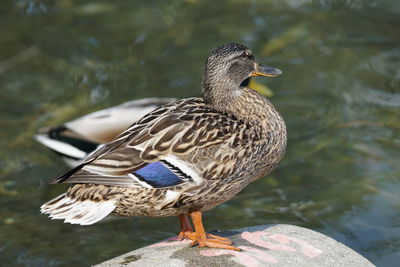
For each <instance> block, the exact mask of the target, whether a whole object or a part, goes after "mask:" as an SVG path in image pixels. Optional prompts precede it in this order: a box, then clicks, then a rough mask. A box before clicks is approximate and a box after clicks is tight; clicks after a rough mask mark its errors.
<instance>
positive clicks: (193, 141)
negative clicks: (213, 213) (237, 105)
mask: <svg viewBox="0 0 400 267" xmlns="http://www.w3.org/2000/svg"><path fill="white" fill-rule="evenodd" d="M240 123H241V122H240V121H238V120H236V119H234V118H231V117H228V116H226V115H224V114H220V113H217V112H215V111H212V110H210V109H209V108H207V107H206V106H205V105H204V103H203V102H202V100H201V99H197V98H191V99H185V100H180V101H177V102H175V103H173V104H170V105H166V106H163V107H161V108H159V109H156V110H155V111H153V112H151V113H149V114H148V115H146V116H145V117H143V118H142V119H141V120H140V121H138V122H137V123H135V124H134V125H133V126H131V127H130V128H129V129H128V130H127V131H125V132H123V133H122V134H121V135H120V136H119V137H118V138H117V139H116V140H114V141H113V142H111V143H109V144H107V145H104V146H103V147H102V148H100V149H98V150H97V151H95V152H94V153H93V154H92V155H91V156H89V157H88V158H87V159H86V160H85V162H84V163H82V164H81V165H79V166H78V167H76V168H75V169H73V170H71V171H70V172H68V173H66V174H64V175H61V176H59V177H57V178H56V179H55V180H54V181H53V183H62V182H64V183H92V184H105V185H117V186H144V187H148V188H162V187H169V186H175V185H178V184H182V183H190V182H196V183H197V184H198V183H201V180H202V179H203V177H201V176H202V175H201V174H200V173H197V172H196V171H195V170H194V168H193V165H194V164H196V162H190V160H187V157H186V158H185V157H184V156H185V155H187V154H188V153H191V152H194V151H195V150H201V149H205V148H210V147H213V146H218V145H220V144H221V143H223V142H226V141H227V140H232V142H231V143H232V144H234V140H235V135H236V133H237V128H238V126H239V124H240ZM204 157H207V155H204ZM196 160H198V158H197V159H196ZM205 160H207V158H205Z"/></svg>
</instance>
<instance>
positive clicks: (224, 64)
mask: <svg viewBox="0 0 400 267" xmlns="http://www.w3.org/2000/svg"><path fill="white" fill-rule="evenodd" d="M281 73H282V72H281V71H280V70H278V69H276V68H272V67H267V66H263V65H261V64H260V63H258V62H257V61H256V59H255V58H254V56H253V52H252V51H251V50H250V49H249V48H247V47H246V46H244V45H241V44H236V43H229V44H224V45H222V46H220V47H217V48H216V49H214V51H212V52H211V54H210V56H209V57H208V59H207V63H206V68H205V70H204V74H203V78H202V90H203V97H204V99H205V101H206V102H213V101H214V100H215V98H221V97H222V95H221V94H224V95H232V96H235V95H238V94H240V90H241V89H242V83H243V82H244V81H246V80H247V79H248V78H250V77H252V76H265V77H276V76H278V75H280V74H281Z"/></svg>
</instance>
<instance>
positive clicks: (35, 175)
mask: <svg viewBox="0 0 400 267" xmlns="http://www.w3.org/2000/svg"><path fill="white" fill-rule="evenodd" d="M0 12H1V13H0V27H1V35H0V44H1V46H0V88H1V89H0V99H1V102H0V103H1V105H0V110H1V114H2V116H1V118H0V127H1V132H0V137H1V138H0V146H1V149H0V157H1V161H0V262H2V263H3V264H5V265H14V266H71V265H73V264H74V265H75V266H87V265H89V264H95V263H98V262H101V261H103V260H105V259H108V258H111V257H113V256H117V255H119V254H122V253H124V252H127V251H130V250H132V249H135V248H138V247H141V246H144V245H147V244H150V243H152V242H155V241H157V240H160V239H163V238H166V237H169V236H172V235H175V234H176V233H177V231H178V223H177V219H176V218H163V219H153V218H130V219H120V220H112V221H108V222H103V223H99V224H96V225H94V226H90V227H82V226H75V225H67V224H62V223H61V222H58V221H51V220H49V219H48V218H46V217H45V216H43V215H41V214H39V206H40V205H41V204H42V203H43V202H45V201H47V200H48V199H50V198H51V197H54V196H56V195H57V194H60V193H61V192H63V191H64V190H65V189H66V187H65V186H64V185H58V186H50V185H48V184H47V181H49V180H50V179H51V178H53V177H54V176H56V175H58V174H60V173H61V172H63V171H65V170H67V167H66V166H65V165H64V164H63V163H62V162H61V160H59V159H58V158H57V157H56V156H55V155H54V154H52V153H51V152H49V151H48V150H46V149H45V148H43V147H42V146H40V145H39V144H37V143H35V142H34V141H33V139H32V135H33V133H34V132H35V131H36V129H38V128H40V127H43V126H47V125H54V124H59V123H62V122H64V121H66V120H70V119H72V118H75V117H77V116H80V115H83V114H85V113H88V112H90V111H94V110H97V109H100V108H104V107H108V106H111V105H114V104H118V103H121V102H124V101H126V100H130V99H136V98H142V97H153V96H159V97H189V96H197V95H199V81H200V77H201V73H202V69H203V67H204V62H205V59H206V57H207V55H208V53H209V52H210V51H211V49H213V48H214V47H216V46H218V45H220V44H222V43H226V42H231V41H236V42H241V43H244V44H246V45H248V46H249V47H251V48H252V49H253V50H254V52H255V55H256V56H257V58H258V59H259V61H261V62H263V63H266V64H268V65H271V66H275V67H278V68H280V69H282V70H283V72H284V74H283V75H282V76H280V77H279V78H274V79H259V80H257V81H258V82H260V83H263V84H265V85H268V86H269V87H270V88H271V89H272V90H273V91H274V96H273V97H272V98H271V101H272V102H273V103H274V104H275V105H276V106H277V108H278V109H279V110H280V111H281V113H282V114H283V116H284V117H285V120H286V123H287V126H288V133H289V143H288V150H287V154H286V156H285V159H284V160H283V162H282V164H281V165H280V167H279V168H278V169H277V170H276V171H274V172H273V173H272V174H271V175H269V176H268V177H267V178H264V179H261V180H259V181H257V182H255V183H253V184H251V185H250V186H248V187H247V188H246V189H245V190H244V191H243V192H242V193H241V194H239V195H238V196H237V197H236V198H235V199H233V200H231V201H229V202H227V203H225V204H223V205H221V206H219V207H217V208H215V209H214V210H212V211H211V212H208V213H207V214H206V215H205V225H206V228H207V229H209V230H212V229H234V228H240V227H244V226H250V225H258V224H267V223H289V224H295V225H300V226H304V227H308V228H311V229H314V230H317V231H320V232H322V233H324V234H327V235H329V236H331V237H333V238H335V239H336V240H338V241H341V242H343V243H345V244H346V245H348V246H350V247H351V248H353V249H354V250H356V251H357V252H359V253H361V254H362V255H364V256H365V257H366V258H368V259H369V260H370V261H372V262H373V263H375V264H377V265H379V266H396V265H397V264H398V261H399V260H400V249H399V248H400V231H399V225H400V200H399V190H400V183H399V181H400V178H399V177H400V164H399V159H400V152H399V151H400V136H399V130H400V120H399V118H400V90H399V87H400V63H399V62H400V45H399V44H400V34H399V26H400V16H399V13H400V2H398V1H356V0H354V1H350V0H347V1H323V0H321V1H306V0H302V1H295V0H286V1H278V0H276V1H272V0H270V1H261V0H260V1H256V0H253V1H234V0H230V1H227V0H225V1H198V0H187V1H151V2H149V1H119V2H117V3H111V2H109V1H80V2H79V3H78V2H76V1H71V0H59V1H33V0H32V1H29V0H17V1H13V0H3V1H1V4H0ZM161 221H162V223H161V224H160V222H161Z"/></svg>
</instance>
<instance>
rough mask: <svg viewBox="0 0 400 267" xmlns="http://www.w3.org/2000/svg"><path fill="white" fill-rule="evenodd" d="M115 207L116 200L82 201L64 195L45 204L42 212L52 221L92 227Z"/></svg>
mask: <svg viewBox="0 0 400 267" xmlns="http://www.w3.org/2000/svg"><path fill="white" fill-rule="evenodd" d="M115 207H116V205H115V200H106V201H99V202H96V201H91V200H84V201H80V200H76V199H72V198H70V197H67V196H66V195H65V194H62V195H60V196H58V197H56V198H54V199H52V200H50V201H48V202H46V203H45V204H43V205H42V206H41V207H40V211H41V212H42V213H44V214H49V216H50V218H52V219H61V220H62V219H64V222H65V223H71V224H80V225H90V224H94V223H96V222H98V221H100V220H101V219H103V218H104V217H106V216H107V215H108V214H110V213H111V212H112V211H113V210H114V209H115Z"/></svg>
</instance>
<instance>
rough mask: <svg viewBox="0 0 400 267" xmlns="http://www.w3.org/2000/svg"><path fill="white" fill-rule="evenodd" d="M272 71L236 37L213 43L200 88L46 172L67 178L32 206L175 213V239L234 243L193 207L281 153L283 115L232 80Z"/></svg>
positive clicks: (260, 171)
mask: <svg viewBox="0 0 400 267" xmlns="http://www.w3.org/2000/svg"><path fill="white" fill-rule="evenodd" d="M281 73H282V72H281V71H280V70H279V69H277V68H273V67H268V66H265V65H261V64H260V63H259V62H258V61H257V60H256V59H255V57H254V55H253V52H252V50H250V49H249V48H247V47H246V46H244V45H242V44H238V43H227V44H224V45H222V46H219V47H217V48H215V49H214V50H213V51H212V52H211V53H210V55H209V56H208V58H207V61H206V66H205V69H204V72H203V76H202V80H201V92H202V97H192V98H184V99H180V100H177V101H174V102H171V103H168V104H165V105H163V106H161V107H159V108H157V109H155V110H153V111H152V112H150V113H148V114H147V115H145V116H144V117H142V118H141V119H139V120H138V121H137V122H135V123H134V124H132V125H131V126H130V127H129V128H128V129H127V130H125V131H124V132H122V133H121V134H120V135H119V136H117V137H116V138H115V139H114V140H113V141H111V142H109V143H107V144H104V145H103V146H101V147H100V148H98V149H97V150H96V151H94V152H93V153H92V154H90V155H89V156H88V157H87V158H86V159H85V160H84V161H83V162H82V163H80V164H79V165H78V166H76V167H74V168H72V169H71V170H69V171H67V172H66V173H63V174H61V175H59V176H57V177H56V178H54V179H53V180H52V181H51V182H50V183H51V184H59V183H68V184H71V185H70V187H69V188H68V189H67V191H66V192H65V193H63V194H61V195H59V196H57V197H55V198H54V199H51V200H49V201H48V202H46V203H45V204H43V205H42V206H41V212H42V213H43V214H47V215H49V217H50V218H52V219H60V220H64V222H65V223H71V224H80V225H91V224H94V223H96V222H98V221H100V220H102V219H104V218H105V217H107V216H108V215H118V216H123V217H130V216H148V217H166V216H177V217H178V219H179V222H180V232H179V235H178V239H180V240H182V239H190V240H191V245H192V246H195V245H197V246H199V247H209V248H220V249H229V250H235V251H240V249H239V248H237V247H235V246H234V245H233V242H232V241H231V240H229V239H228V238H226V237H220V236H216V235H212V234H209V233H206V231H205V229H204V226H203V219H202V216H203V213H204V212H207V211H209V210H211V209H213V208H214V207H216V206H218V205H220V204H222V203H224V202H226V201H228V200H229V199H231V198H232V197H234V196H235V195H236V194H238V193H239V192H240V191H241V190H242V189H243V188H245V187H246V186H247V185H248V184H250V183H251V182H254V181H256V180H258V179H260V178H262V177H264V176H266V175H267V174H269V173H270V172H271V171H272V170H273V169H274V168H276V166H277V165H278V163H279V162H280V161H281V159H282V158H283V156H284V153H285V150H286V143H287V132H286V125H285V122H284V119H283V117H282V116H281V115H280V113H279V112H278V111H277V109H276V108H275V107H274V106H273V105H272V103H271V102H270V101H269V100H268V99H267V98H266V97H264V96H263V95H261V94H260V93H258V92H256V91H255V90H253V89H250V88H248V87H246V86H243V85H242V84H243V81H245V80H246V79H248V78H249V77H253V76H264V77H276V76H279V75H280V74H281ZM189 217H190V218H191V220H192V224H193V227H194V229H193V227H192V224H191V223H190V220H189Z"/></svg>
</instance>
